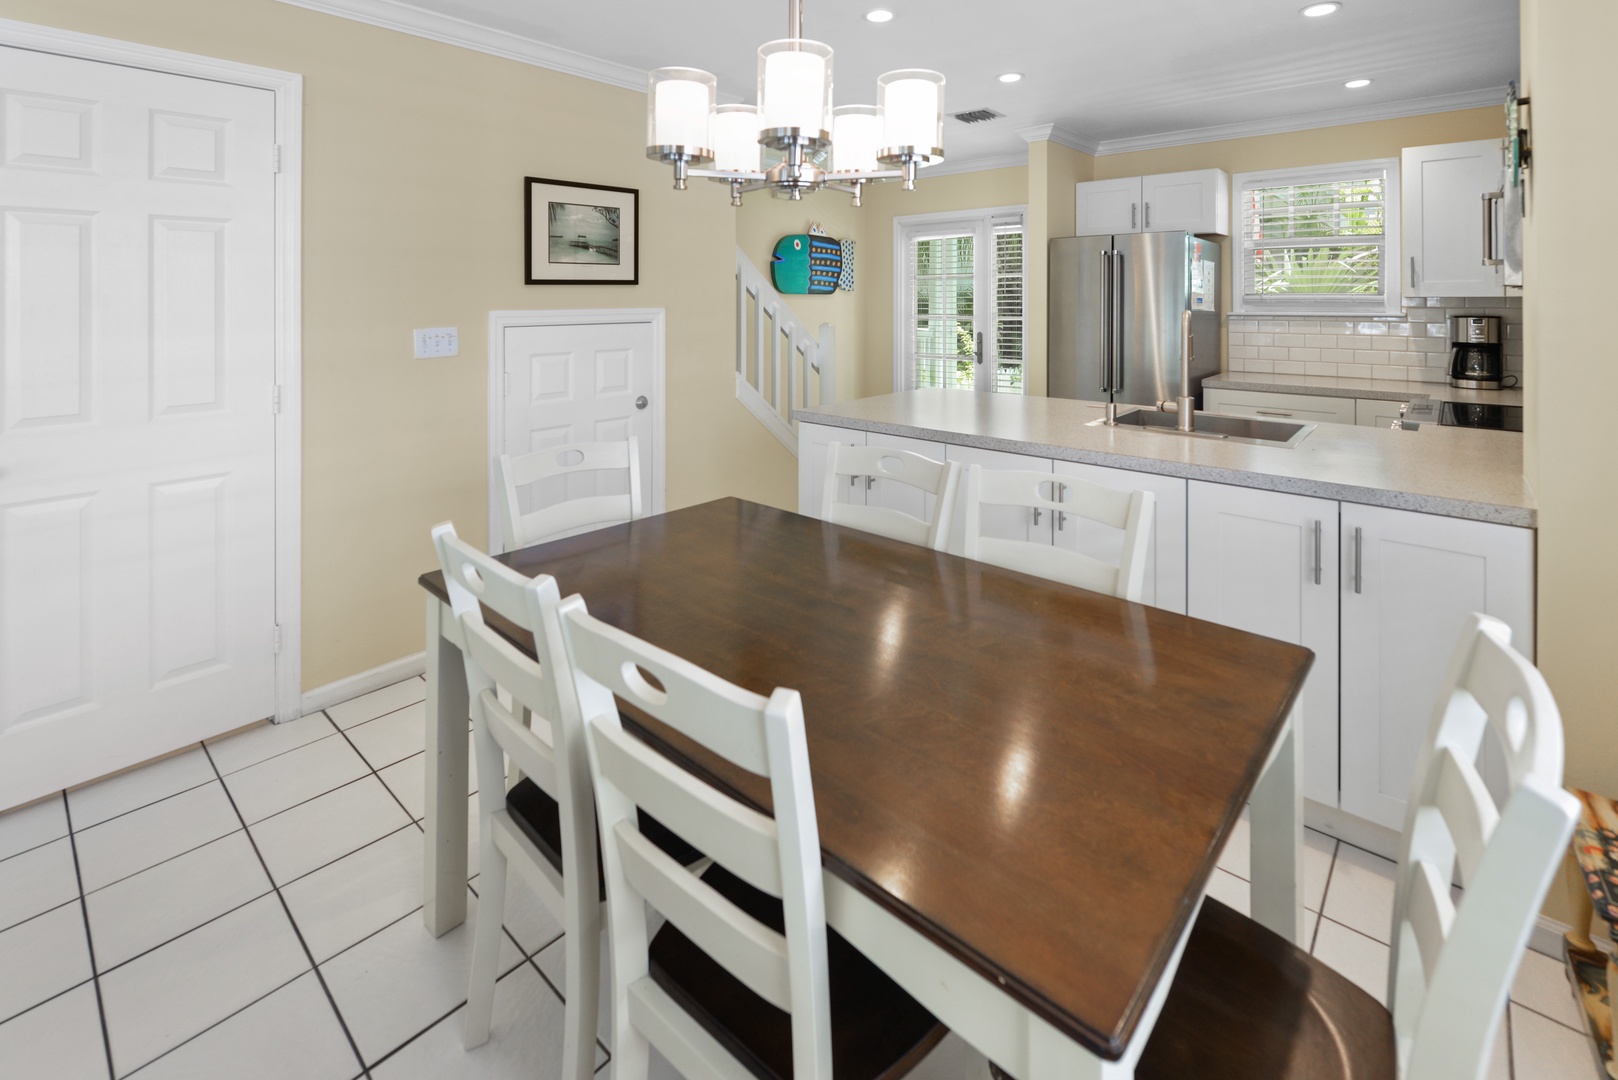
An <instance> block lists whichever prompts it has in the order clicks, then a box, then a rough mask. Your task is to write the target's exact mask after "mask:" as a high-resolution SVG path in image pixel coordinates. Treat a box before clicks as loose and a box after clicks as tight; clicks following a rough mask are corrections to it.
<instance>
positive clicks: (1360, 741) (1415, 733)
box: [1341, 503, 1534, 829]
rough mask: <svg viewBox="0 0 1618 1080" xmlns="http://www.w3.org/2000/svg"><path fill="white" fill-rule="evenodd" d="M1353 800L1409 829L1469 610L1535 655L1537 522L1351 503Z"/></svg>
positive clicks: (1347, 640)
mask: <svg viewBox="0 0 1618 1080" xmlns="http://www.w3.org/2000/svg"><path fill="white" fill-rule="evenodd" d="M1342 545H1343V546H1342V551H1343V566H1342V581H1343V588H1342V731H1343V737H1342V804H1341V805H1342V808H1343V809H1344V810H1346V811H1348V812H1349V813H1351V814H1354V815H1357V816H1359V817H1362V818H1366V819H1368V820H1370V821H1374V822H1376V823H1377V824H1379V825H1385V826H1387V827H1388V828H1391V829H1402V828H1403V827H1404V818H1405V804H1406V802H1407V799H1408V796H1409V791H1410V784H1411V780H1412V779H1413V776H1414V771H1415V761H1416V754H1417V753H1418V752H1419V751H1420V749H1421V746H1422V743H1423V742H1424V741H1425V739H1426V737H1427V728H1428V724H1429V723H1430V722H1431V720H1432V716H1433V709H1434V708H1435V707H1436V705H1437V699H1438V693H1439V688H1440V684H1441V683H1442V682H1443V678H1444V672H1445V670H1446V668H1447V667H1448V666H1449V658H1450V653H1451V652H1452V651H1453V650H1454V648H1455V643H1456V641H1458V640H1459V638H1460V635H1461V629H1462V627H1463V625H1464V623H1465V619H1466V617H1467V615H1469V614H1470V613H1472V612H1474V611H1480V612H1483V613H1484V614H1487V615H1493V616H1495V617H1496V618H1499V619H1501V620H1503V621H1504V622H1505V623H1506V624H1507V625H1508V626H1510V627H1511V630H1512V645H1513V646H1514V647H1515V648H1516V649H1517V650H1518V651H1519V652H1521V653H1522V654H1523V655H1525V656H1527V657H1529V658H1530V659H1532V657H1533V655H1534V533H1533V530H1532V529H1521V528H1515V527H1513V526H1510V525H1495V524H1491V523H1489V522H1482V521H1463V520H1460V519H1458V518H1446V517H1436V516H1433V515H1431V514H1416V513H1411V512H1409V511H1404V510H1389V509H1384V508H1382V507H1376V506H1360V505H1356V504H1352V503H1344V504H1343V508H1342Z"/></svg>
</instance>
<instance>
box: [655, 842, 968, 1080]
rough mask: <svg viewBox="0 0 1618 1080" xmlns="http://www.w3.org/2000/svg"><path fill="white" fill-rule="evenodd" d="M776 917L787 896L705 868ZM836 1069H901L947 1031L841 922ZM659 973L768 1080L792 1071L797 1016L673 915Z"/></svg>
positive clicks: (751, 910)
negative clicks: (730, 967)
mask: <svg viewBox="0 0 1618 1080" xmlns="http://www.w3.org/2000/svg"><path fill="white" fill-rule="evenodd" d="M702 880H703V881H705V882H707V883H708V884H709V885H711V886H713V888H714V889H715V890H717V891H718V892H719V893H720V894H721V895H723V896H724V897H725V898H726V899H728V900H730V901H731V902H732V903H734V904H735V905H736V906H737V907H739V908H741V909H742V910H743V911H745V912H747V913H748V914H749V915H752V916H753V917H754V918H756V919H758V920H759V921H760V922H762V923H764V924H766V925H767V926H770V927H773V928H774V929H776V930H780V929H781V927H782V925H783V920H782V916H781V901H779V900H777V899H776V898H775V897H773V896H770V895H768V894H767V893H762V892H760V891H758V890H757V889H755V888H753V887H752V886H751V885H748V884H747V883H746V882H744V881H742V880H740V879H739V878H737V877H736V876H735V875H733V874H731V873H729V872H728V871H726V870H725V869H724V868H723V867H721V866H719V865H717V864H716V865H714V866H711V867H709V868H708V870H707V871H706V872H705V873H704V874H703V875H702ZM826 953H827V962H828V966H829V968H830V988H831V1030H832V1035H831V1056H832V1073H833V1075H835V1076H836V1077H837V1080H881V1078H884V1077H897V1076H902V1075H904V1073H905V1072H907V1071H909V1069H910V1068H911V1067H912V1066H914V1065H915V1064H916V1063H917V1062H918V1061H920V1060H921V1059H922V1058H923V1057H925V1056H926V1054H927V1052H928V1051H930V1050H931V1049H932V1048H933V1047H934V1046H936V1045H937V1044H938V1042H939V1040H940V1039H942V1038H943V1037H944V1034H945V1028H944V1026H943V1025H942V1024H940V1023H939V1022H938V1021H937V1020H936V1019H934V1018H933V1015H932V1014H931V1013H929V1012H928V1011H927V1010H926V1009H924V1008H922V1007H921V1005H920V1004H919V1003H918V1002H917V1001H916V1000H915V999H914V998H912V997H911V996H910V995H909V994H907V993H905V992H904V991H903V990H902V989H900V988H899V985H898V984H897V983H895V982H894V981H893V980H892V979H890V978H888V976H887V975H885V974H883V973H882V971H881V970H880V969H879V968H877V966H876V965H875V964H873V963H871V961H869V960H867V959H866V958H865V956H864V954H862V953H861V952H859V950H857V949H855V948H854V946H852V945H850V944H849V943H848V942H847V941H845V940H843V938H842V936H841V935H839V934H838V933H837V932H836V931H835V930H832V929H830V928H828V929H827V931H826ZM649 959H650V969H651V975H652V978H653V979H655V980H656V981H657V984H658V985H659V986H661V987H662V988H663V989H664V990H665V991H666V992H667V993H668V994H669V996H670V997H672V998H674V1000H675V1001H677V1002H679V1003H680V1005H681V1006H682V1007H684V1008H685V1010H686V1011H687V1012H689V1013H690V1014H691V1015H692V1017H694V1018H695V1019H696V1020H697V1022H698V1023H700V1024H701V1025H702V1026H703V1027H704V1028H706V1029H707V1031H708V1032H709V1033H710V1034H711V1035H713V1036H714V1038H716V1039H718V1040H719V1042H720V1043H721V1044H722V1045H723V1046H724V1047H725V1048H726V1049H727V1050H729V1051H730V1052H731V1053H732V1054H734V1055H735V1056H736V1057H737V1059H738V1060H740V1061H741V1062H742V1063H743V1064H744V1065H746V1066H747V1068H748V1069H749V1071H751V1072H752V1073H753V1075H755V1076H757V1077H759V1080H790V1078H791V1076H792V1018H791V1016H790V1015H789V1014H787V1013H785V1012H782V1011H781V1010H780V1009H777V1008H776V1007H775V1006H774V1005H772V1004H770V1003H769V1002H767V1001H765V1000H764V999H763V998H761V997H759V996H758V995H757V994H754V993H753V992H752V991H751V990H749V989H748V988H747V986H746V985H745V984H744V983H742V982H741V980H739V979H737V978H736V977H735V976H734V975H732V974H731V973H730V972H729V971H727V970H725V969H724V968H723V967H721V966H720V965H719V964H718V963H717V962H715V961H714V960H713V958H712V957H710V956H709V955H708V954H707V953H705V952H703V951H702V950H701V949H699V948H698V947H697V946H696V945H695V944H693V943H692V941H691V939H689V938H687V937H686V936H685V935H684V934H682V933H681V932H680V931H679V930H678V929H677V928H676V927H675V926H674V925H673V924H672V923H665V924H664V925H663V928H662V929H661V930H659V931H658V932H657V936H656V937H654V938H653V939H652V945H651V950H650V954H649Z"/></svg>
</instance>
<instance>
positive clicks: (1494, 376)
mask: <svg viewBox="0 0 1618 1080" xmlns="http://www.w3.org/2000/svg"><path fill="white" fill-rule="evenodd" d="M1449 345H1450V354H1449V384H1450V385H1451V386H1461V387H1465V388H1466V389H1468V390H1498V389H1500V381H1501V379H1502V378H1504V376H1505V370H1506V369H1505V360H1504V358H1503V357H1502V356H1501V355H1500V316H1498V315H1451V316H1450V317H1449Z"/></svg>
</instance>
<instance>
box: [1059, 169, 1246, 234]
mask: <svg viewBox="0 0 1618 1080" xmlns="http://www.w3.org/2000/svg"><path fill="white" fill-rule="evenodd" d="M1074 200H1075V201H1074V210H1075V215H1074V221H1075V222H1076V223H1077V227H1076V228H1075V229H1074V233H1073V234H1074V235H1075V236H1098V235H1101V234H1104V233H1132V232H1190V233H1211V234H1213V235H1216V236H1228V235H1229V234H1230V174H1229V173H1227V172H1225V171H1223V170H1222V169H1197V170H1195V171H1193V172H1178V173H1159V174H1157V175H1156V176H1129V177H1124V178H1122V179H1119V180H1093V181H1090V182H1089V183H1084V184H1077V185H1075V192H1074Z"/></svg>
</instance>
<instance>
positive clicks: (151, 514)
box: [0, 48, 276, 808]
mask: <svg viewBox="0 0 1618 1080" xmlns="http://www.w3.org/2000/svg"><path fill="white" fill-rule="evenodd" d="M0 109H3V113H0V253H3V254H0V258H3V268H0V808H3V807H6V806H10V805H14V804H16V803H19V802H25V801H28V800H30V799H33V798H36V797H38V796H40V795H44V794H46V793H48V792H50V791H53V790H56V789H59V788H62V787H65V786H69V785H72V784H76V783H80V782H82V781H85V780H88V779H91V778H93V777H96V776H100V775H103V774H105V773H108V772H111V771H114V770H117V769H119V768H122V767H124V766H127V765H131V764H134V763H135V762H138V761H141V760H144V759H147V758H150V757H153V756H156V755H158V754H162V753H165V752H167V751H169V750H173V749H175V748H177V747H179V746H182V745H184V744H186V743H189V742H193V741H196V740H198V739H201V738H203V737H206V736H209V735H214V734H218V733H219V732H222V731H226V730H229V729H230V728H233V727H238V726H240V725H242V724H244V723H248V722H250V721H253V720H258V719H261V718H264V717H268V716H271V715H273V714H274V713H275V711H276V699H275V683H274V679H275V656H274V650H275V645H274V642H275V594H274V587H275V535H274V530H275V432H274V427H273V424H274V418H273V412H272V395H273V391H274V383H275V340H274V333H275V331H274V314H275V295H274V273H275V246H274V225H275V209H274V206H275V204H274V198H275V194H274V175H273V172H274V164H273V149H274V120H275V106H274V95H273V94H272V93H271V92H270V91H268V90H259V89H250V88H246V87H241V86H234V85H229V84H225V83H220V82H214V81H210V80H204V79H196V78H189V77H185V76H178V75H169V74H161V73H158V72H153V71H145V70H140V69H137V68H133V67H125V66H119V65H114V64H105V63H99V62H95V61H89V60H81V59H74V58H69V57H63V56H55V55H51V54H47V53H40V52H31V51H26V50H20V49H13V48H0Z"/></svg>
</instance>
